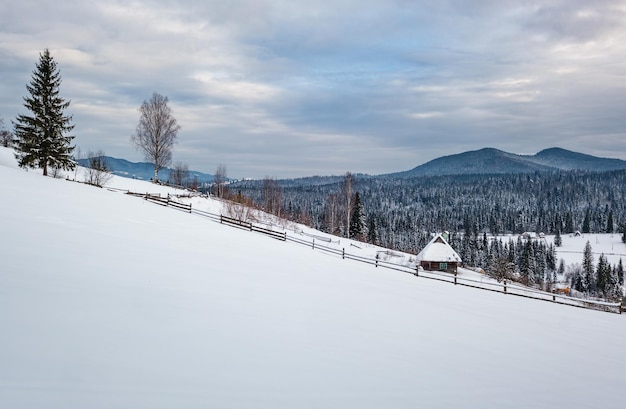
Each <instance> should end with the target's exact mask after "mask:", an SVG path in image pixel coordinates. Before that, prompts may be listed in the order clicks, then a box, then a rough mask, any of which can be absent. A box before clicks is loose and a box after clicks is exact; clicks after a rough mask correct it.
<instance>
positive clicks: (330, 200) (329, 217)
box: [324, 193, 340, 235]
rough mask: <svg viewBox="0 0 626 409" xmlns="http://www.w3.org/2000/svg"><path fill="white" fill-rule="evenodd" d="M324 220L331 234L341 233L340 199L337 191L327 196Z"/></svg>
mask: <svg viewBox="0 0 626 409" xmlns="http://www.w3.org/2000/svg"><path fill="white" fill-rule="evenodd" d="M324 210H325V213H324V222H325V224H326V228H327V229H328V232H329V233H330V234H336V235H338V234H339V224H340V221H339V199H338V197H337V193H331V194H330V195H328V197H327V198H326V206H325V209H324Z"/></svg>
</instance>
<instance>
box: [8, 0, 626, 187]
mask: <svg viewBox="0 0 626 409" xmlns="http://www.w3.org/2000/svg"><path fill="white" fill-rule="evenodd" d="M26 3H28V4H26ZM55 7H56V6H54V4H52V3H49V2H46V1H41V2H38V1H33V2H18V1H17V0H9V5H8V6H7V10H8V11H7V13H5V14H3V15H0V27H2V28H0V33H1V35H0V64H1V66H2V70H1V72H2V74H1V75H2V77H1V78H2V81H0V109H1V111H0V115H2V116H3V117H5V119H10V118H11V117H13V116H14V115H15V114H17V112H20V111H21V110H22V109H23V108H22V107H21V97H22V96H23V95H24V93H25V88H24V84H25V82H26V81H27V80H28V79H29V76H30V73H31V71H32V69H33V67H34V64H35V62H36V59H37V55H38V53H39V52H41V50H42V49H43V48H45V47H49V48H50V49H51V51H52V53H53V56H54V57H55V58H56V59H57V61H58V63H59V66H60V68H61V71H62V74H63V78H64V83H63V86H62V93H63V95H64V96H65V97H67V98H69V99H71V100H72V106H71V108H70V109H71V110H72V113H74V119H75V122H76V125H77V127H76V134H77V142H78V144H79V145H81V146H83V147H84V148H85V149H92V150H93V149H98V148H102V149H104V150H105V151H106V152H107V153H109V154H112V155H114V156H120V157H125V158H128V159H130V160H141V159H142V158H141V157H140V155H139V154H138V153H137V152H136V151H135V150H134V149H132V147H131V146H130V144H129V143H128V137H129V135H130V133H132V131H133V130H134V127H135V125H136V121H137V118H138V116H137V115H138V114H137V107H138V106H139V105H140V104H141V102H142V101H143V100H144V99H146V98H148V97H149V96H150V95H151V93H152V92H154V91H156V92H160V93H162V94H164V95H167V96H169V98H170V103H171V106H172V109H173V111H174V114H175V115H176V117H177V118H178V120H179V123H180V124H181V125H182V131H181V133H180V141H179V144H178V146H177V148H176V150H175V152H174V157H175V158H174V160H175V161H184V162H187V163H189V165H190V167H191V168H194V169H198V170H202V171H213V170H214V168H215V167H216V166H217V164H219V163H224V164H226V165H227V166H228V169H229V173H230V174H231V176H254V177H263V176H265V175H270V176H279V177H297V176H306V175H310V174H331V173H335V174H341V173H343V172H345V171H346V170H351V171H355V172H367V173H385V172H393V171H398V170H404V169H409V168H412V167H414V166H416V165H418V164H420V163H423V162H425V161H427V160H429V159H432V158H434V157H436V156H440V155H443V154H450V153H456V152H460V151H463V150H469V149H479V148H482V147H484V146H494V147H498V148H501V149H505V150H509V151H512V152H518V153H532V151H538V150H540V149H543V148H546V147H549V146H563V147H566V148H569V149H578V150H582V151H585V152H589V153H605V154H606V153H607V152H611V153H612V156H616V155H618V157H624V155H625V153H626V146H624V144H623V143H620V142H618V141H617V139H619V138H620V135H621V140H624V139H626V138H623V135H624V132H625V131H624V129H625V125H626V124H625V120H624V119H622V118H623V115H621V112H620V107H623V106H624V102H626V101H624V97H623V95H626V92H624V91H626V90H624V87H625V86H626V84H623V81H622V79H623V72H624V69H625V68H626V67H625V66H624V65H625V63H624V61H626V58H625V57H626V55H624V54H625V53H626V51H624V50H623V47H622V46H621V44H624V42H625V41H626V32H625V27H624V23H623V12H624V4H623V2H610V1H599V2H593V3H589V2H583V1H564V2H545V1H544V2H526V1H512V0H511V1H488V2H465V1H445V2H414V1H408V0H407V1H402V0H398V1H382V0H361V1H356V0H354V1H353V0H335V1H333V2H326V1H321V2H291V1H278V0H235V1H229V2H224V1H208V2H197V1H177V2H165V1H158V0H155V1H149V2H133V3H127V2H106V3H98V5H97V6H94V5H89V4H86V3H82V2H78V1H76V2H63V3H62V4H60V5H59V7H58V8H55ZM50 9H54V10H52V11H50ZM27 14H28V15H29V16H31V18H29V19H25V18H20V16H23V15H27ZM48 15H49V16H51V17H52V18H50V19H48V20H46V17H47V16H48ZM45 21H48V24H47V25H45V27H44V28H41V24H39V23H41V22H45ZM620 147H621V148H620ZM529 150H530V151H531V152H529Z"/></svg>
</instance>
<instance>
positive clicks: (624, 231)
mask: <svg viewBox="0 0 626 409" xmlns="http://www.w3.org/2000/svg"><path fill="white" fill-rule="evenodd" d="M622 243H626V224H625V225H624V226H622Z"/></svg>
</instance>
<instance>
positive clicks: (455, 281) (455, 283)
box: [454, 270, 456, 285]
mask: <svg viewBox="0 0 626 409" xmlns="http://www.w3.org/2000/svg"><path fill="white" fill-rule="evenodd" d="M454 285H456V270H454Z"/></svg>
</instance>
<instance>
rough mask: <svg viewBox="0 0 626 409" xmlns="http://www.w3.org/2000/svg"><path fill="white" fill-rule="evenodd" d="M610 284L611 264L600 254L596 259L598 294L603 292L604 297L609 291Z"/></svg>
mask: <svg viewBox="0 0 626 409" xmlns="http://www.w3.org/2000/svg"><path fill="white" fill-rule="evenodd" d="M610 284H611V265H610V264H609V262H608V260H607V259H606V257H605V256H604V254H601V255H600V258H599V259H598V266H597V267H596V291H597V293H598V294H603V295H604V296H605V297H606V295H607V293H609V292H610Z"/></svg>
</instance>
